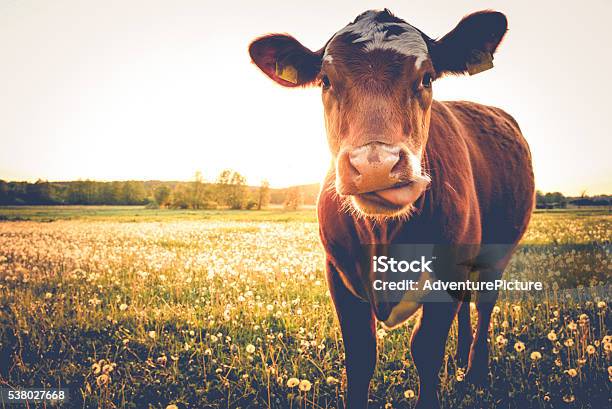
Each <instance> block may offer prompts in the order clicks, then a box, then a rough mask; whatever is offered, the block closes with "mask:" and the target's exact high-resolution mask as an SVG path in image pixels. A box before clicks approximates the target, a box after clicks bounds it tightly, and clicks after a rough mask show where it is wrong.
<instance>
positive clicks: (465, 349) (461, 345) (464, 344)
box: [455, 296, 474, 367]
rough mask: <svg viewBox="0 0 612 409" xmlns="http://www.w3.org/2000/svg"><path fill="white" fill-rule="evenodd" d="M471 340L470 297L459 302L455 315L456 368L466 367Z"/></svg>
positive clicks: (472, 337) (472, 338)
mask: <svg viewBox="0 0 612 409" xmlns="http://www.w3.org/2000/svg"><path fill="white" fill-rule="evenodd" d="M473 340H474V336H473V334H472V319H471V317H470V297H469V296H466V297H465V298H464V300H463V301H461V306H460V307H459V312H458V313H457V353H456V355H455V362H456V363H457V366H458V367H464V366H466V365H467V363H468V358H469V356H470V347H471V346H472V341H473Z"/></svg>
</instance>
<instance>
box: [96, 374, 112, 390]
mask: <svg viewBox="0 0 612 409" xmlns="http://www.w3.org/2000/svg"><path fill="white" fill-rule="evenodd" d="M110 382H111V377H110V376H109V375H107V374H105V373H103V374H102V375H100V376H98V378H96V384H97V385H98V386H99V387H102V386H106V385H108V384H109V383H110Z"/></svg>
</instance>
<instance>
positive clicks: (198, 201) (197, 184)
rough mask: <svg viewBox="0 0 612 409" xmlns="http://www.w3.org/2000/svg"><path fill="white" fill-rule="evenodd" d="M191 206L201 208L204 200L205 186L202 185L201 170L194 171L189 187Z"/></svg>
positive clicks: (203, 205)
mask: <svg viewBox="0 0 612 409" xmlns="http://www.w3.org/2000/svg"><path fill="white" fill-rule="evenodd" d="M191 190H192V192H191V208H192V209H202V208H204V207H205V202H206V199H207V198H206V186H205V185H204V177H203V176H202V172H200V171H199V170H198V171H196V173H195V176H194V180H193V182H192V187H191Z"/></svg>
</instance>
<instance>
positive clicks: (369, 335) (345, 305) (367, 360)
mask: <svg viewBox="0 0 612 409" xmlns="http://www.w3.org/2000/svg"><path fill="white" fill-rule="evenodd" d="M327 282H328V285H329V290H330V293H331V296H332V299H333V301H334V306H335V308H336V313H337V315H338V320H339V321H340V329H341V330H342V339H343V341H344V353H345V365H346V378H347V384H348V385H347V393H346V407H347V409H360V408H366V407H367V406H368V390H369V387H370V379H371V378H372V375H373V374H374V367H375V366H376V331H375V329H376V322H375V320H374V315H373V314H372V309H371V307H370V304H369V303H367V302H364V301H362V300H360V299H359V298H357V297H355V296H354V295H353V294H352V293H351V292H350V291H349V290H348V289H347V288H346V286H345V285H344V283H342V280H341V279H340V276H339V275H338V272H337V271H336V269H335V268H334V267H333V266H332V265H331V263H327Z"/></svg>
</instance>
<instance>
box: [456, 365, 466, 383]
mask: <svg viewBox="0 0 612 409" xmlns="http://www.w3.org/2000/svg"><path fill="white" fill-rule="evenodd" d="M455 379H456V380H457V382H463V380H464V379H465V372H463V369H461V368H457V375H455Z"/></svg>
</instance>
